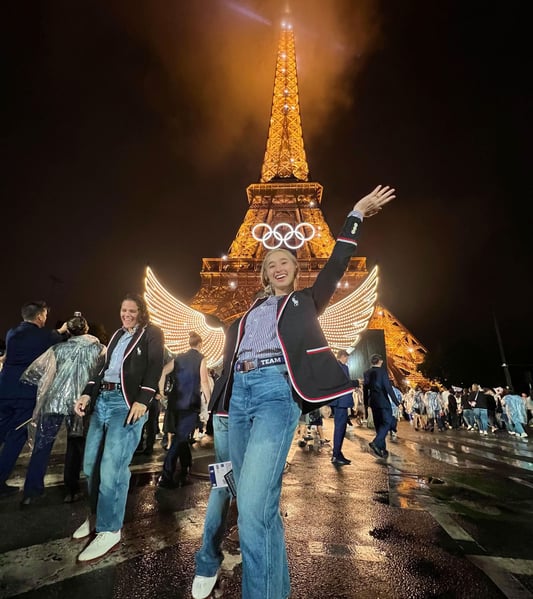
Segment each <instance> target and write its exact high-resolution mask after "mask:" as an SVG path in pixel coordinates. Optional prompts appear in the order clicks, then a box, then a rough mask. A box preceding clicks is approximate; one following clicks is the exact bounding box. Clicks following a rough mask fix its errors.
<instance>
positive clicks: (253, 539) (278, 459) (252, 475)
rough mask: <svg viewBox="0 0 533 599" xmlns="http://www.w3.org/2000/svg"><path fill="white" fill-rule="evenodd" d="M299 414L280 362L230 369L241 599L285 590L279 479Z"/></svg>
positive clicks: (278, 596) (272, 598)
mask: <svg viewBox="0 0 533 599" xmlns="http://www.w3.org/2000/svg"><path fill="white" fill-rule="evenodd" d="M299 418H300V408H299V407H298V405H297V404H296V403H295V401H294V400H293V398H292V390H291V386H290V384H289V381H288V378H287V370H286V367H285V366H284V365H280V366H268V367H266V368H257V369H255V370H251V371H249V372H236V373H235V374H234V381H233V391H232V395H231V402H230V409H229V447H230V457H231V462H232V466H233V473H234V475H235V480H236V484H237V509H238V520H237V523H238V527H239V542H240V547H241V553H242V565H243V574H242V598H243V599H259V598H260V599H287V597H288V596H289V595H290V581H289V568H288V563H287V551H286V547H285V531H284V527H283V521H282V519H281V514H280V505H279V504H280V497H281V482H282V476H283V471H284V469H285V464H286V460H287V455H288V453H289V449H290V446H291V443H292V440H293V438H294V431H295V430H296V426H297V424H298V419H299Z"/></svg>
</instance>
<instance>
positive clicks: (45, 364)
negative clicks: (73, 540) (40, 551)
mask: <svg viewBox="0 0 533 599" xmlns="http://www.w3.org/2000/svg"><path fill="white" fill-rule="evenodd" d="M67 329H68V332H69V333H70V335H71V337H70V338H69V339H68V340H67V341H65V342H64V343H58V344H57V345H54V346H52V347H51V348H50V349H48V350H47V351H46V352H45V353H44V354H42V355H41V356H39V357H38V358H37V359H36V360H35V361H34V362H32V364H30V366H28V368H27V369H26V370H25V371H24V373H23V374H22V377H21V380H22V381H23V382H25V383H29V384H33V385H37V403H36V405H35V409H34V411H33V416H32V420H31V422H30V423H29V427H28V434H29V443H30V446H31V447H32V454H31V457H30V462H29V465H28V471H27V473H26V480H25V483H24V495H23V499H22V502H21V507H26V506H29V505H31V504H32V502H34V501H35V498H36V497H39V496H41V495H43V493H44V476H45V473H46V469H47V467H48V461H49V459H50V453H51V451H52V447H53V445H54V442H55V440H56V437H57V435H58V433H59V430H60V428H61V425H62V424H63V421H64V422H65V425H66V429H67V447H66V453H65V465H64V483H65V488H66V496H65V503H70V502H73V501H77V500H78V499H81V493H80V484H79V482H80V471H81V466H82V461H83V450H84V445H85V431H86V430H87V426H86V423H85V422H84V420H85V419H86V417H81V416H77V415H76V414H75V413H74V403H75V401H76V400H77V399H78V397H79V396H80V395H81V393H82V391H83V389H84V387H85V385H86V384H87V381H88V380H89V379H90V377H91V374H92V373H93V371H95V370H97V369H98V368H100V367H101V366H102V364H103V361H104V357H105V346H104V345H103V344H102V343H100V341H99V340H98V339H97V338H96V337H94V336H93V335H88V334H87V331H88V330H89V326H88V324H87V321H86V320H85V318H84V317H83V316H81V314H80V313H79V312H76V313H75V316H74V317H73V318H71V319H70V320H69V321H68V322H67Z"/></svg>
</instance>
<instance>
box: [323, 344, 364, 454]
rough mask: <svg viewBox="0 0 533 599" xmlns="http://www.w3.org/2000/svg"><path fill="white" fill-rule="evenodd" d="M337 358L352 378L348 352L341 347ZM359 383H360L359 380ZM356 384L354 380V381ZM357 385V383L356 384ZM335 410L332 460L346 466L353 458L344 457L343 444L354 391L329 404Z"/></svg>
mask: <svg viewBox="0 0 533 599" xmlns="http://www.w3.org/2000/svg"><path fill="white" fill-rule="evenodd" d="M337 360H338V362H339V366H340V367H341V368H342V370H343V372H344V374H345V375H346V376H347V377H348V378H350V371H349V370H348V364H347V362H348V352H347V351H346V350H344V349H340V350H339V351H338V352H337ZM355 382H357V384H358V385H359V382H358V381H355ZM352 384H354V381H352ZM354 386H355V385H354ZM329 405H330V406H331V407H332V408H334V410H333V418H334V420H333V423H334V429H333V457H332V458H331V462H332V463H333V464H335V465H336V466H346V465H348V464H351V463H352V462H351V460H349V459H348V458H346V457H344V454H343V453H342V444H343V442H344V435H345V434H346V425H347V423H348V409H349V408H353V406H354V403H353V392H352V393H346V395H341V397H338V398H337V399H334V400H333V401H332V402H331V403H330V404H329Z"/></svg>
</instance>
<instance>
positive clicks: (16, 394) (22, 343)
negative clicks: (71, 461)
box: [0, 301, 67, 497]
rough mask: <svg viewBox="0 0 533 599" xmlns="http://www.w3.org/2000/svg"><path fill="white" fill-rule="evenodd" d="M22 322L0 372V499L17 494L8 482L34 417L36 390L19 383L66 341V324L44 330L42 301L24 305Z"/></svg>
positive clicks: (8, 343) (10, 340)
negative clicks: (36, 362)
mask: <svg viewBox="0 0 533 599" xmlns="http://www.w3.org/2000/svg"><path fill="white" fill-rule="evenodd" d="M21 315H22V319H23V320H22V322H21V323H20V324H19V325H18V326H16V327H15V328H13V329H10V330H9V331H8V333H7V335H6V346H7V347H6V353H5V358H4V367H3V368H2V370H1V372H0V445H2V443H3V444H4V446H3V447H2V453H1V454H0V497H7V496H9V495H13V494H14V493H17V491H18V490H19V489H18V487H13V486H10V485H8V484H6V481H7V479H8V478H9V476H10V475H11V472H12V470H13V468H14V466H15V464H16V462H17V459H18V457H19V455H20V452H21V451H22V448H23V447H24V444H25V443H26V439H27V438H28V431H27V427H26V426H25V425H24V423H26V422H27V421H28V420H29V419H30V418H31V416H32V413H33V409H34V407H35V398H36V393H37V388H36V387H35V386H33V385H26V384H24V383H21V382H20V377H21V375H22V373H23V372H24V370H25V369H26V368H27V367H28V366H29V365H30V364H31V363H32V362H33V361H34V360H35V359H36V358H37V357H39V356H40V355H41V354H42V353H44V352H45V351H46V350H47V349H48V348H49V347H51V346H52V345H54V344H55V343H58V342H59V341H63V340H64V339H65V337H64V335H66V333H67V323H66V322H65V323H64V324H63V325H62V326H61V328H59V329H58V330H51V329H47V328H44V325H45V323H46V319H47V317H48V306H47V305H46V303H45V302H43V301H38V302H28V303H26V304H24V305H23V306H22V310H21Z"/></svg>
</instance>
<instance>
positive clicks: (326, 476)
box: [0, 419, 533, 599]
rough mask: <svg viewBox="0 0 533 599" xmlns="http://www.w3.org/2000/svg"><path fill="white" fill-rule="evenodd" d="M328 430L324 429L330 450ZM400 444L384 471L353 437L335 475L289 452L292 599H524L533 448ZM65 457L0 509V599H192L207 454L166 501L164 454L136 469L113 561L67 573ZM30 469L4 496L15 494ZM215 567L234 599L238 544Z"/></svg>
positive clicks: (464, 435)
mask: <svg viewBox="0 0 533 599" xmlns="http://www.w3.org/2000/svg"><path fill="white" fill-rule="evenodd" d="M332 429H333V420H332V419H327V420H325V432H326V436H327V437H328V438H331V437H332V434H333V430H332ZM528 432H529V433H533V431H532V430H531V429H529V430H528ZM398 433H399V435H398V439H397V440H396V441H395V442H389V444H388V445H389V451H390V456H389V458H388V459H386V460H385V459H378V458H375V457H374V456H373V454H371V453H370V452H369V449H368V442H369V441H370V440H371V439H372V438H373V431H372V430H371V429H367V428H364V427H355V428H354V429H353V430H351V431H350V432H349V433H348V434H347V438H346V440H345V443H344V448H343V451H344V453H345V455H346V456H347V457H348V458H350V459H351V460H352V464H351V465H348V466H343V467H335V466H333V465H332V464H331V462H330V458H331V446H330V445H325V446H323V447H322V448H321V449H319V448H316V447H314V446H313V444H312V443H310V444H309V445H308V446H306V447H305V448H301V447H299V446H298V443H297V438H295V441H294V443H293V446H292V449H291V452H290V454H289V460H288V461H289V465H288V467H287V471H286V473H285V475H284V486H283V495H282V511H283V517H284V523H285V528H286V539H287V548H288V554H289V566H290V571H291V581H292V594H291V599H324V598H327V599H353V598H365V599H366V598H368V599H371V598H372V599H373V598H385V597H387V598H391V597H392V598H398V599H403V598H405V599H407V598H409V599H417V598H426V597H441V598H448V597H450V598H455V597H457V598H462V597H464V598H468V599H472V598H473V599H476V598H483V599H492V598H500V597H510V598H513V599H515V598H516V599H520V598H525V597H533V551H532V549H531V538H532V534H533V519H532V514H533V439H532V438H531V437H530V439H532V440H529V439H528V440H526V441H523V440H519V439H516V438H515V437H512V436H510V435H508V434H507V433H504V432H498V433H495V434H489V435H488V436H482V435H479V434H478V433H474V432H467V431H446V432H443V433H438V432H435V433H430V432H420V431H415V430H413V429H412V428H411V427H410V426H409V424H408V423H407V422H400V423H399V427H398ZM63 449H64V444H62V443H61V440H58V442H57V447H56V448H54V452H53V456H52V463H51V466H50V468H49V474H48V475H47V479H46V487H47V488H46V495H45V496H44V497H43V498H42V500H41V501H40V502H38V503H37V504H35V505H32V506H30V507H29V508H27V509H24V510H22V509H20V507H19V502H20V499H21V495H20V494H19V495H18V496H14V497H10V498H6V499H1V500H0V522H1V523H2V527H1V530H2V534H1V535H0V553H1V555H0V597H5V598H8V597H19V598H21V599H22V598H24V599H34V598H35V599H36V598H43V599H52V598H63V597H68V598H69V599H78V598H80V599H81V598H82V597H83V598H85V597H90V598H91V599H100V598H102V599H104V598H114V599H115V598H116V599H122V598H124V599H125V598H139V599H141V598H142V599H151V598H154V599H155V598H157V599H166V598H169V599H170V598H172V599H180V598H190V596H191V595H190V588H191V584H192V578H193V576H194V553H195V551H196V550H197V549H198V547H199V544H200V539H201V533H202V526H203V517H204V514H205V508H206V503H207V497H208V494H209V482H208V480H207V476H206V473H207V464H209V463H210V462H211V461H213V453H212V448H210V447H209V446H207V445H206V446H201V444H200V443H197V444H195V445H194V448H193V455H194V463H195V477H194V478H193V484H192V485H190V486H187V487H184V488H180V489H175V490H163V489H158V488H157V487H156V480H157V476H158V474H159V472H160V470H161V465H162V461H163V458H164V450H163V449H162V448H161V447H160V446H159V445H158V446H157V448H156V451H155V453H154V454H153V455H152V456H149V457H148V456H136V457H135V458H134V460H133V463H132V467H131V468H132V473H133V474H132V480H131V485H130V494H129V497H128V506H127V512H126V521H125V525H124V528H123V535H122V543H121V548H120V550H119V551H117V552H114V553H112V554H110V555H109V556H107V557H105V558H104V559H102V560H100V561H98V562H96V563H94V564H87V565H78V564H76V556H77V554H78V553H79V551H81V549H82V548H83V546H84V543H85V541H72V540H71V539H70V535H71V534H72V532H73V531H74V529H75V528H76V527H77V526H78V525H79V524H80V523H81V522H82V521H83V519H84V517H85V510H86V505H85V502H84V501H81V502H78V503H73V504H64V503H63V488H62V485H61V478H62V457H63V456H62V451H63ZM318 449H319V450H318ZM28 457H29V456H28V453H27V452H25V453H24V454H23V456H22V457H21V459H20V460H19V463H18V465H17V467H16V470H15V472H14V474H13V477H12V478H11V479H10V481H9V483H10V484H20V485H22V483H23V477H24V473H25V466H26V464H27V460H28ZM229 524H230V525H232V524H235V512H234V511H233V512H232V513H231V517H230V522H229ZM224 554H225V560H224V563H223V569H222V577H221V586H220V588H218V589H217V590H216V593H215V595H214V596H215V597H219V598H223V599H238V597H240V579H241V560H240V554H239V550H238V543H236V542H235V541H234V540H230V539H226V540H225V542H224ZM258 599H261V598H258Z"/></svg>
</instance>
